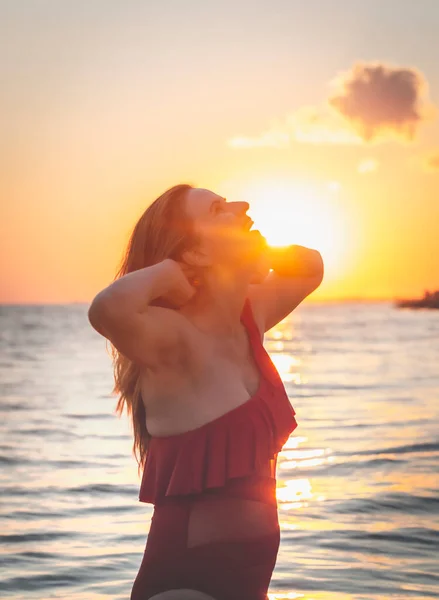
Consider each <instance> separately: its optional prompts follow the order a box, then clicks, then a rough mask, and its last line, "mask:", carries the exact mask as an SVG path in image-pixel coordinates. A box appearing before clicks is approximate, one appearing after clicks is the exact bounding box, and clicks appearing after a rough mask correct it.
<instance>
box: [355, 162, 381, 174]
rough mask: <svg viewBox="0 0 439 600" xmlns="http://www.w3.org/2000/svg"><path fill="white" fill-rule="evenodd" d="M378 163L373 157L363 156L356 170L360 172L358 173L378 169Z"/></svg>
mask: <svg viewBox="0 0 439 600" xmlns="http://www.w3.org/2000/svg"><path fill="white" fill-rule="evenodd" d="M378 164H379V163H378V161H377V160H375V159H374V158H365V159H363V160H362V161H360V162H359V163H358V166H357V171H358V173H360V175H365V174H366V173H372V172H373V171H376V170H377V169H378Z"/></svg>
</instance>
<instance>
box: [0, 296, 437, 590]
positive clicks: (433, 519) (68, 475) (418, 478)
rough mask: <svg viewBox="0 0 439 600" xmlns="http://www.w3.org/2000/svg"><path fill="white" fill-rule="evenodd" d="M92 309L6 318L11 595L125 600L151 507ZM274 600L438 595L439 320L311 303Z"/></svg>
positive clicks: (298, 337)
mask: <svg viewBox="0 0 439 600" xmlns="http://www.w3.org/2000/svg"><path fill="white" fill-rule="evenodd" d="M87 308H88V306H87V305H83V304H73V305H65V306H53V305H47V306H6V305H3V306H1V307H0V325H1V326H0V335H1V338H0V339H1V341H0V386H1V389H0V465H1V475H0V477H1V480H0V482H1V505H0V527H1V534H0V538H1V546H0V561H1V572H0V598H2V599H11V600H12V599H14V600H23V599H25V598H26V600H31V599H38V600H45V599H47V598H62V599H64V600H110V599H111V600H128V599H129V596H130V592H131V586H132V583H133V581H134V579H135V576H136V574H137V571H138V569H139V566H140V562H141V558H142V554H143V550H144V546H145V541H146V536H147V533H148V529H149V525H150V519H151V515H152V507H151V506H150V505H146V504H143V503H140V502H139V501H138V491H139V484H140V480H139V477H138V474H137V463H136V461H135V459H134V457H133V455H132V438H131V429H130V425H129V421H128V418H127V416H126V415H125V414H124V416H123V417H122V418H118V417H117V416H116V415H115V406H116V401H117V398H116V397H115V396H113V395H111V389H112V385H113V374H112V366H111V358H110V351H109V344H108V347H106V341H105V339H104V338H103V337H101V336H100V335H99V334H98V333H96V331H94V330H93V329H92V327H91V326H90V324H89V322H88V319H87ZM265 346H266V348H267V350H268V351H269V353H270V356H271V357H272V360H273V362H274V363H275V364H276V366H277V368H278V370H279V372H280V374H281V376H282V378H283V381H284V382H285V386H286V389H287V391H288V394H289V397H290V400H291V403H292V404H293V406H294V408H295V410H296V413H297V414H296V417H297V420H298V424H299V425H298V428H297V429H296V430H295V431H294V433H293V434H292V436H291V437H290V439H289V440H288V442H287V444H286V445H285V447H284V449H283V451H282V453H281V455H280V456H279V461H278V490H277V492H278V501H279V519H280V523H281V532H282V533H281V545H280V550H279V555H278V560H277V565H276V568H275V571H274V573H273V578H272V582H271V586H270V600H281V599H301V600H378V599H379V600H385V599H387V598H392V599H401V600H403V599H405V598H407V599H408V598H410V599H411V600H420V599H426V598H439V460H438V459H439V311H428V310H420V311H410V310H398V309H395V308H394V307H393V306H392V305H391V304H390V303H354V302H352V303H332V304H312V303H306V302H305V303H304V304H302V305H301V306H299V307H298V308H297V309H296V310H295V311H294V312H293V313H292V314H291V315H290V317H288V318H287V319H286V320H285V321H283V322H282V323H281V324H279V325H278V326H277V327H275V328H274V329H272V330H271V331H270V332H269V333H267V334H266V337H265Z"/></svg>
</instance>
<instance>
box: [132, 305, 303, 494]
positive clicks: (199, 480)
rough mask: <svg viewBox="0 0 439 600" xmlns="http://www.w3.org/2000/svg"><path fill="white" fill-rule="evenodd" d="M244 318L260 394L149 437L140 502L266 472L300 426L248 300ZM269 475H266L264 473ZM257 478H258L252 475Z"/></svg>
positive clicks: (206, 489) (210, 488) (194, 492)
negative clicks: (180, 429) (198, 422)
mask: <svg viewBox="0 0 439 600" xmlns="http://www.w3.org/2000/svg"><path fill="white" fill-rule="evenodd" d="M241 321H242V323H243V324H244V326H245V327H246V329H247V332H248V335H249V339H250V344H251V348H252V350H253V355H254V358H255V361H256V364H257V365H258V367H259V370H260V385H259V389H258V390H257V392H256V393H255V394H254V395H253V396H252V397H251V398H250V399H249V400H247V401H246V402H244V403H243V404H241V405H239V406H238V407H236V408H234V409H232V410H230V411H228V412H226V413H225V414H223V415H221V416H220V417H218V418H216V419H214V420H213V421H209V422H208V423H206V424H205V425H202V426H201V427H198V428H196V429H192V430H190V431H187V432H184V433H180V434H176V435H171V436H166V437H157V436H153V437H152V438H151V439H150V443H149V448H148V452H147V458H146V463H145V467H144V470H143V476H142V482H141V486H140V492H139V500H140V502H147V503H151V504H154V505H158V504H161V503H162V502H163V500H165V499H166V498H168V497H170V496H180V495H184V496H187V495H189V494H198V493H201V492H204V491H208V490H213V488H222V487H224V486H227V485H228V484H229V483H233V481H232V480H235V479H236V478H243V477H250V476H257V475H258V473H261V474H262V473H265V474H266V469H267V464H268V463H269V462H270V460H271V459H273V458H274V459H275V458H276V457H277V454H278V452H279V451H280V450H281V449H282V447H283V445H284V444H285V442H286V441H287V439H288V437H289V436H290V434H291V433H292V432H293V431H294V429H295V428H296V427H297V422H296V419H295V417H294V415H295V414H296V413H295V411H294V408H293V407H292V405H291V403H290V401H289V399H288V395H287V393H286V391H285V387H284V385H283V382H282V380H281V378H280V376H279V373H278V371H277V369H276V367H275V366H274V364H273V362H272V361H271V359H270V357H269V355H268V353H267V351H266V350H265V348H264V346H263V344H262V342H261V339H260V334H259V330H258V327H257V325H256V323H255V320H254V317H253V313H252V310H251V306H250V301H249V300H248V299H246V301H245V303H244V307H243V311H242V315H241ZM265 476H266V475H265ZM253 479H254V478H253Z"/></svg>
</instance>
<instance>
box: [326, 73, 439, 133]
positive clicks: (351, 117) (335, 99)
mask: <svg viewBox="0 0 439 600" xmlns="http://www.w3.org/2000/svg"><path fill="white" fill-rule="evenodd" d="M331 85H332V87H333V88H335V89H334V93H333V94H332V95H331V96H330V97H329V99H328V103H329V105H330V106H331V107H332V108H333V109H334V110H336V111H337V112H338V113H339V114H340V115H341V116H342V117H343V118H344V119H345V121H346V122H347V123H348V124H349V125H350V126H351V127H352V128H353V129H354V130H355V131H356V132H357V133H358V134H359V135H360V136H361V138H362V139H363V140H365V141H371V140H374V139H376V138H378V137H388V136H389V135H390V136H392V134H393V136H395V135H396V136H398V137H402V138H405V139H407V140H412V139H413V138H414V136H415V134H416V131H417V129H418V127H419V125H420V124H421V123H422V122H423V121H424V120H426V119H428V118H429V114H431V112H432V108H433V107H432V105H427V102H426V100H425V95H426V92H427V83H426V81H425V79H424V77H423V75H422V74H421V73H420V72H419V71H417V70H416V69H412V68H397V67H390V66H386V65H384V64H379V63H374V64H363V63H357V64H355V65H354V66H353V67H352V69H351V70H350V71H348V72H345V73H342V74H341V75H339V76H338V77H336V78H335V79H334V80H333V81H332V82H331Z"/></svg>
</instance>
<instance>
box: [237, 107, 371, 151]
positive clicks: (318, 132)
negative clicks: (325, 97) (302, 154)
mask: <svg viewBox="0 0 439 600" xmlns="http://www.w3.org/2000/svg"><path fill="white" fill-rule="evenodd" d="M292 141H295V142H298V143H301V144H319V145H320V144H345V145H353V144H362V143H364V142H363V140H362V139H361V137H360V136H359V135H358V134H357V133H355V132H354V131H350V130H349V129H348V128H347V127H346V125H345V124H344V122H343V119H342V118H341V117H339V116H337V115H335V114H331V112H330V111H328V110H327V109H325V108H318V107H314V106H304V107H302V108H299V109H298V110H297V111H296V112H294V113H292V114H290V115H288V116H287V117H286V118H285V119H284V120H283V122H281V123H279V122H277V123H276V124H275V125H272V126H271V127H269V129H268V130H267V131H265V132H263V133H261V134H259V135H257V136H254V137H247V136H237V137H234V138H232V139H230V140H229V142H228V144H229V146H232V147H233V148H288V147H289V146H290V144H291V142H292Z"/></svg>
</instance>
